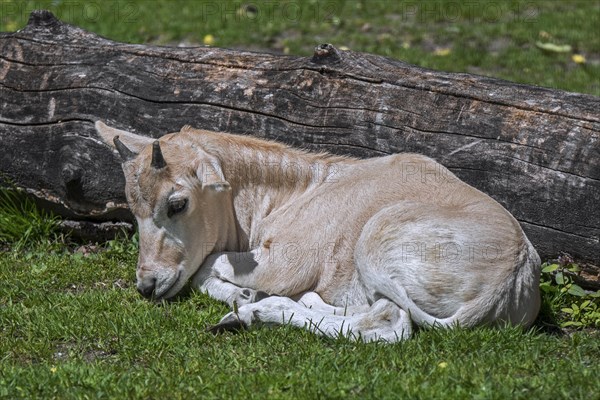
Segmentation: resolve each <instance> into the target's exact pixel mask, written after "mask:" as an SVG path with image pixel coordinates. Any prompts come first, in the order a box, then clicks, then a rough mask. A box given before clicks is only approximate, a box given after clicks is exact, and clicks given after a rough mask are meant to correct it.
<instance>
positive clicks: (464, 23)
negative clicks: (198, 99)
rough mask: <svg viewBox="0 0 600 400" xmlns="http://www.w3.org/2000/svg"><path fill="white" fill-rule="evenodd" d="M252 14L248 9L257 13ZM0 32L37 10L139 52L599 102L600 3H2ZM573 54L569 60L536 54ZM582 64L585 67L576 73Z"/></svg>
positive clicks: (17, 25) (583, 0)
mask: <svg viewBox="0 0 600 400" xmlns="http://www.w3.org/2000/svg"><path fill="white" fill-rule="evenodd" d="M250 4H251V5H252V6H248V5H250ZM0 5H1V7H0V31H2V30H4V31H14V30H16V29H18V28H21V27H23V26H24V25H25V23H26V21H27V18H28V14H29V12H30V11H31V10H32V9H34V8H46V9H50V10H52V11H53V12H54V13H55V14H56V15H57V16H58V17H60V18H61V19H62V20H64V21H67V22H69V23H73V24H76V25H78V26H81V27H83V28H85V29H87V30H89V31H92V32H96V33H98V34H100V35H102V36H105V37H108V38H111V39H114V40H118V41H125V42H132V43H155V44H170V45H176V44H178V43H182V42H183V43H185V44H189V45H197V44H202V43H203V42H204V40H205V38H206V36H207V35H211V36H212V39H213V40H212V42H211V43H213V45H214V46H218V47H233V48H244V49H253V50H265V51H270V52H279V53H287V54H295V55H303V56H308V55H311V54H312V51H313V49H314V47H315V46H316V45H317V44H320V43H324V42H330V43H333V44H334V45H336V46H337V47H340V48H341V47H344V48H349V49H352V50H355V51H363V52H369V53H375V54H381V55H384V56H389V57H393V58H396V59H401V60H405V61H407V62H409V63H413V64H417V65H421V66H424V67H429V68H433V69H439V70H444V71H458V72H471V73H476V74H481V75H488V76H494V77H499V78H503V79H508V80H511V81H514V82H521V83H528V84H534V85H541V86H547V87H552V88H559V89H564V90H569V91H574V92H581V93H591V94H595V95H600V34H598V28H597V27H598V26H600V3H598V2H597V1H593V0H570V1H561V0H553V1H545V0H538V1H532V0H510V1H507V0H477V1H468V2H460V1H456V0H431V1H425V2H419V1H400V0H398V1H387V0H362V1H358V0H356V1H342V0H327V1H315V0H305V1H297V0H279V1H271V0H266V1H263V0H257V1H249V2H244V1H239V0H233V1H232V0H229V1H217V0H210V1H204V0H203V1H196V2H193V1H181V0H150V1H140V0H122V1H110V0H109V1H103V2H91V3H87V2H73V1H67V0H65V1H61V0H35V1H23V0H19V1H16V0H1V1H0ZM538 42H541V43H552V44H556V45H569V46H571V50H570V51H567V52H565V53H556V52H548V51H544V50H542V49H540V48H539V47H538V46H537V45H536V44H537V43H538ZM574 55H580V56H583V57H584V58H585V63H577V62H575V61H574V60H573V56H574Z"/></svg>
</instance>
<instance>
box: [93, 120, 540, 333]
mask: <svg viewBox="0 0 600 400" xmlns="http://www.w3.org/2000/svg"><path fill="white" fill-rule="evenodd" d="M96 129H97V131H98V133H99V134H100V136H101V137H102V139H103V140H104V142H106V143H107V144H109V145H111V146H113V147H114V148H116V150H117V151H118V152H119V154H120V156H121V160H122V167H123V171H124V173H125V177H126V195H127V200H128V202H129V206H130V208H131V211H132V212H133V214H134V215H135V218H136V219H137V223H138V228H139V235H140V253H139V261H138V265H137V288H138V290H139V292H140V293H141V294H142V295H144V296H146V297H152V298H154V299H167V298H170V297H172V296H174V295H176V294H177V293H178V292H179V291H180V290H181V289H182V288H183V287H184V285H186V283H187V282H191V284H192V286H193V287H195V288H197V289H199V290H201V291H203V292H206V293H208V294H209V295H210V296H212V297H214V298H215V299H218V300H221V301H225V302H227V303H228V304H230V305H231V306H232V307H233V308H234V310H233V311H232V312H231V313H229V314H227V315H226V316H225V317H224V318H223V319H222V320H221V322H220V323H219V325H217V326H216V329H228V328H235V327H239V326H249V325H251V324H253V323H255V322H259V321H260V322H266V323H275V324H282V323H289V324H291V325H293V326H298V327H304V328H306V329H309V330H311V331H313V332H315V333H317V334H322V335H326V336H338V335H345V336H348V337H351V338H361V339H362V340H366V341H371V340H384V341H397V340H401V339H405V338H408V337H409V336H410V335H411V331H412V323H413V322H414V323H416V324H418V325H421V326H423V325H425V326H428V325H437V326H442V327H448V326H453V325H459V326H461V327H471V326H475V325H480V324H488V325H503V324H507V323H508V324H521V325H524V326H528V325H530V324H531V323H532V322H533V321H534V319H535V318H536V316H537V313H538V310H539V307H540V295H539V273H540V271H539V264H540V259H539V257H538V255H537V253H536V251H535V249H534V248H533V247H532V245H531V243H530V242H529V240H528V239H527V237H526V236H525V234H524V233H523V231H522V230H521V227H520V226H519V223H518V222H517V221H516V220H515V219H514V218H513V217H512V216H511V215H510V213H509V212H508V211H506V210H505V209H504V208H503V207H502V206H501V205H500V204H498V203H497V202H496V201H494V200H492V199H491V198H490V197H489V196H487V195H485V194H483V193H482V192H480V191H478V190H476V189H474V188H473V187H471V186H469V185H467V184H466V183H464V182H462V181H460V180H459V179H458V178H457V177H456V176H455V175H453V174H452V173H451V172H450V171H449V170H447V169H446V168H444V167H443V166H441V165H440V164H438V163H437V162H435V161H434V160H432V159H430V158H427V157H424V156H421V155H417V154H395V155H391V156H387V157H381V158H371V159H366V160H359V159H354V158H349V157H338V156H332V155H327V154H314V153H309V152H305V151H300V150H296V149H293V148H290V147H287V146H284V145H282V144H278V143H274V142H270V141H264V140H259V139H256V138H252V137H245V136H237V135H230V134H224V133H216V132H208V131H203V130H196V129H192V128H191V127H189V126H186V127H184V128H182V129H181V131H180V132H177V133H171V134H168V135H165V136H163V137H161V138H160V139H159V140H154V139H151V138H148V137H144V136H139V135H135V134H133V133H129V132H125V131H121V130H117V129H114V128H111V127H108V126H107V125H105V124H103V123H102V122H100V121H99V122H97V123H96Z"/></svg>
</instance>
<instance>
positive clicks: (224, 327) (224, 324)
mask: <svg viewBox="0 0 600 400" xmlns="http://www.w3.org/2000/svg"><path fill="white" fill-rule="evenodd" d="M247 328H248V327H247V326H246V324H245V323H244V322H242V321H241V320H240V319H239V318H238V317H237V316H236V315H235V314H233V313H232V314H229V315H226V316H225V317H224V318H223V319H222V320H221V321H220V322H219V323H218V324H216V325H213V326H211V327H210V328H208V329H207V331H208V332H210V333H214V334H218V333H222V332H238V331H241V330H244V329H247Z"/></svg>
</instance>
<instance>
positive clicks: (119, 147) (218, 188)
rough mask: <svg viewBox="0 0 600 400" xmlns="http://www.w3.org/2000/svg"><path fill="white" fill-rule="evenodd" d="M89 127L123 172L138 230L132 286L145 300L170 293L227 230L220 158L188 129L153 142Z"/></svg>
mask: <svg viewBox="0 0 600 400" xmlns="http://www.w3.org/2000/svg"><path fill="white" fill-rule="evenodd" d="M96 130H97V131H98V134H99V135H100V137H101V138H102V140H103V141H104V142H105V143H106V144H108V145H109V146H111V147H112V148H113V149H114V150H116V151H117V152H118V153H119V156H120V159H121V165H122V168H123V172H124V173H125V181H126V184H125V193H126V196H127V202H128V203H129V207H130V209H131V211H132V212H133V214H134V216H135V218H136V220H137V225H138V230H139V235H140V252H139V258H138V263H137V273H136V277H137V289H138V291H139V292H140V293H141V294H142V295H143V296H145V297H153V298H155V299H166V298H169V297H172V296H174V295H175V294H177V293H178V292H179V291H180V290H181V289H182V288H183V287H184V285H185V283H186V282H187V281H188V280H189V279H190V277H191V276H192V275H193V274H194V273H195V272H196V271H197V270H198V268H199V267H200V265H201V264H202V262H203V261H204V258H206V256H207V255H208V254H210V253H211V252H213V251H214V250H215V249H216V248H218V247H219V246H222V244H223V242H224V241H225V240H226V236H227V235H229V234H230V233H229V232H227V227H228V226H231V223H232V222H231V220H232V218H233V211H232V210H233V208H232V207H233V205H232V200H231V188H230V186H229V183H228V182H227V181H226V180H225V177H224V175H223V172H222V169H221V165H220V162H219V160H218V159H217V158H215V157H214V156H212V155H210V154H208V153H207V152H206V151H204V150H203V149H202V148H201V146H199V145H198V144H197V143H195V141H194V140H193V136H194V133H192V132H191V130H190V129H189V128H184V129H182V131H181V132H179V133H172V134H168V135H165V136H163V137H161V138H160V139H158V140H155V139H152V138H148V137H145V136H141V135H136V134H134V133H130V132H126V131H122V130H118V129H114V128H111V127H109V126H107V125H105V124H104V123H102V122H100V121H98V122H96Z"/></svg>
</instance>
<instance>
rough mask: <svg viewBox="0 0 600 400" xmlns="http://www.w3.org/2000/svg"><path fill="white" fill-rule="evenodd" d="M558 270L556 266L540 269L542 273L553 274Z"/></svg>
mask: <svg viewBox="0 0 600 400" xmlns="http://www.w3.org/2000/svg"><path fill="white" fill-rule="evenodd" d="M557 269H558V264H550V265H547V266H545V267H544V268H543V269H542V272H554V271H556V270H557Z"/></svg>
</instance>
